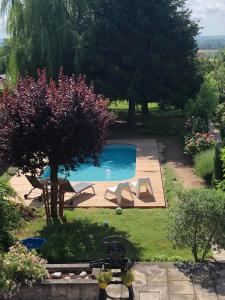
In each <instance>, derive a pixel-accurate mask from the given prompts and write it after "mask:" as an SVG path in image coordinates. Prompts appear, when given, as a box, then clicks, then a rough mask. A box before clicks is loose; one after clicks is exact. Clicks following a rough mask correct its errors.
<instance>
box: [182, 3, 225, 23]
mask: <svg viewBox="0 0 225 300" xmlns="http://www.w3.org/2000/svg"><path fill="white" fill-rule="evenodd" d="M187 7H189V8H190V9H191V10H192V15H193V18H194V19H205V18H207V17H209V16H210V15H215V14H218V15H220V16H221V15H223V16H224V18H225V0H188V1H187Z"/></svg>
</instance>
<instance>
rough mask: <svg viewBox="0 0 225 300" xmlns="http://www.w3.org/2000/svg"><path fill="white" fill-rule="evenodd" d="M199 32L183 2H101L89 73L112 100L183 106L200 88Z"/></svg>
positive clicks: (171, 0)
mask: <svg viewBox="0 0 225 300" xmlns="http://www.w3.org/2000/svg"><path fill="white" fill-rule="evenodd" d="M197 33H198V25H197V24H196V23H195V22H193V21H191V19H190V11H189V10H188V9H186V8H185V1H183V0H166V1H165V0H123V1H121V0H99V1H98V5H96V9H95V21H94V25H93V27H92V31H91V35H90V37H89V39H88V42H89V45H88V47H87V49H86V50H87V57H88V59H87V61H86V62H87V65H86V73H87V74H88V75H89V77H90V79H92V80H94V81H95V82H96V84H97V88H98V89H99V91H101V92H103V93H104V94H105V95H107V96H109V97H110V98H112V99H113V98H114V99H118V98H119V99H124V98H126V99H129V100H130V101H133V102H138V101H150V100H155V101H158V102H161V103H163V104H168V105H175V106H177V107H183V105H184V103H185V102H186V100H187V99H188V98H189V97H191V96H193V95H194V94H195V92H196V90H198V81H197V80H196V78H197V62H196V59H195V58H196V52H197V44H196V41H195V36H196V34H197Z"/></svg>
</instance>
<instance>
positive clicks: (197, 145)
mask: <svg viewBox="0 0 225 300" xmlns="http://www.w3.org/2000/svg"><path fill="white" fill-rule="evenodd" d="M214 146H215V141H214V139H213V137H212V136H211V135H210V134H208V133H196V134H195V135H193V136H187V137H185V148H184V153H185V154H187V155H189V156H194V155H195V154H196V153H199V152H202V151H206V150H209V149H212V148H213V147H214Z"/></svg>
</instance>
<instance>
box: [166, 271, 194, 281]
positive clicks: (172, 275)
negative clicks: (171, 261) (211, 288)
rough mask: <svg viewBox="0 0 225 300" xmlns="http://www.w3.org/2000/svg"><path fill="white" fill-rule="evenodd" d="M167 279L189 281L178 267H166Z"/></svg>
mask: <svg viewBox="0 0 225 300" xmlns="http://www.w3.org/2000/svg"><path fill="white" fill-rule="evenodd" d="M167 275H168V280H169V281H170V280H184V281H188V280H189V281H190V278H189V277H188V276H186V275H185V274H184V273H183V272H182V271H180V270H178V269H168V270H167Z"/></svg>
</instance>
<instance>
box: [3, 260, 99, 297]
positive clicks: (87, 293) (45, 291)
mask: <svg viewBox="0 0 225 300" xmlns="http://www.w3.org/2000/svg"><path fill="white" fill-rule="evenodd" d="M46 267H47V269H48V270H49V271H50V272H63V273H72V272H79V273H80V272H81V271H86V272H91V271H93V270H92V269H90V268H89V265H88V264H49V265H46ZM98 294H99V288H98V282H97V280H93V279H69V280H66V279H48V280H45V281H44V282H43V283H36V284H34V285H33V286H32V287H27V286H22V287H21V288H20V291H19V293H18V294H17V295H16V296H14V297H13V300H75V299H76V300H97V299H98ZM0 299H1V297H0Z"/></svg>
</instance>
